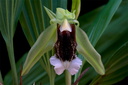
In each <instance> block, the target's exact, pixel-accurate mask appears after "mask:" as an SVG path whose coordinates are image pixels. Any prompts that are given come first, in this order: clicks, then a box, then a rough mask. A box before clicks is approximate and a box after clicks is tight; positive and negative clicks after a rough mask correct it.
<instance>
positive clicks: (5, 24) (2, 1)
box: [0, 0, 24, 85]
mask: <svg viewBox="0 0 128 85" xmlns="http://www.w3.org/2000/svg"><path fill="white" fill-rule="evenodd" d="M23 2H24V0H0V31H1V34H2V36H3V38H4V40H5V43H6V46H7V51H8V56H9V60H10V65H11V71H12V76H13V78H12V79H13V85H18V77H17V71H16V65H15V57H14V48H13V37H14V33H15V29H16V25H17V22H18V18H19V15H20V13H21V8H22V5H23Z"/></svg>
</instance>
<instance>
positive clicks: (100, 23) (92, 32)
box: [87, 0, 122, 46]
mask: <svg viewBox="0 0 128 85" xmlns="http://www.w3.org/2000/svg"><path fill="white" fill-rule="evenodd" d="M121 1H122V0H118V1H117V0H110V1H109V2H108V4H107V5H106V6H104V8H103V10H102V12H101V13H100V14H99V15H98V17H97V18H96V19H95V21H94V23H92V25H91V27H90V28H89V29H88V31H87V34H88V35H89V39H90V42H91V43H92V45H93V46H95V45H96V43H97V41H98V40H99V38H100V37H101V35H102V34H103V32H104V31H105V29H106V27H107V26H108V24H109V22H110V20H111V19H112V17H113V15H114V14H115V12H116V10H117V8H118V7H119V5H120V3H121Z"/></svg>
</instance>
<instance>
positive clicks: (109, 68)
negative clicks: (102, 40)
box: [90, 42, 128, 85]
mask: <svg viewBox="0 0 128 85" xmlns="http://www.w3.org/2000/svg"><path fill="white" fill-rule="evenodd" d="M127 73H128V42H126V43H125V44H123V45H122V46H121V47H120V48H119V49H118V50H117V52H115V54H114V55H113V56H111V58H110V59H109V60H108V63H107V64H106V74H105V76H97V77H96V78H94V79H93V81H92V82H91V84H90V85H95V84H97V83H98V84H100V85H113V84H114V83H116V82H118V81H120V80H122V79H124V78H125V77H126V76H128V74H127Z"/></svg>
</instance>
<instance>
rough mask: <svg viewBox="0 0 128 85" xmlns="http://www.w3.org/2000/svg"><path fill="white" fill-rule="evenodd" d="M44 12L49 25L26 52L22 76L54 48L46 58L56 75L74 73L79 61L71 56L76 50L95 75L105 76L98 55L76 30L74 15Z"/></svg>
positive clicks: (76, 23) (80, 63)
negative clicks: (90, 66)
mask: <svg viewBox="0 0 128 85" xmlns="http://www.w3.org/2000/svg"><path fill="white" fill-rule="evenodd" d="M45 9H46V12H47V14H48V16H49V17H50V19H51V20H50V24H51V25H50V26H49V27H48V28H47V29H46V30H44V31H43V32H42V33H41V34H40V36H39V38H38V39H37V41H36V42H35V44H34V45H33V46H32V48H31V49H30V51H29V53H28V56H27V59H26V61H25V64H24V67H23V71H22V75H24V74H26V73H28V72H29V70H30V69H31V68H32V66H33V65H34V64H35V63H36V62H37V61H38V60H39V59H40V58H41V57H42V55H44V53H46V52H47V51H50V50H52V49H53V48H54V49H55V54H54V55H52V57H51V58H50V63H51V65H53V66H54V70H55V72H56V74H58V75H60V74H62V73H63V71H64V70H68V71H69V72H70V74H71V75H74V74H76V73H77V72H78V71H79V69H80V66H81V65H82V61H81V60H80V58H79V57H77V55H76V54H75V52H76V51H77V52H78V53H79V54H81V55H82V56H83V57H84V58H85V59H86V61H87V62H88V63H89V64H91V65H92V67H93V68H94V69H95V71H96V72H97V73H99V74H100V75H104V74H105V69H104V66H103V63H102V61H101V56H100V54H99V53H98V52H97V51H96V50H95V49H94V47H93V46H92V45H91V43H90V41H89V39H88V36H87V35H86V33H85V32H84V31H83V30H82V29H80V28H79V22H78V21H77V20H76V19H75V14H74V12H73V13H71V12H69V11H68V10H65V9H62V8H57V12H56V14H54V13H53V12H52V11H51V10H49V9H47V8H46V7H45Z"/></svg>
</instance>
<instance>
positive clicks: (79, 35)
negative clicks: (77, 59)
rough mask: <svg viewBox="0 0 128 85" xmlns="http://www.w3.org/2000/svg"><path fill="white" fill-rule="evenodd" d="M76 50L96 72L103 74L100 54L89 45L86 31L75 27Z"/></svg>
mask: <svg viewBox="0 0 128 85" xmlns="http://www.w3.org/2000/svg"><path fill="white" fill-rule="evenodd" d="M76 41H77V44H78V45H77V51H78V52H79V53H80V54H82V55H83V56H84V57H85V59H86V60H87V61H88V62H89V63H90V64H91V65H92V66H93V67H94V69H95V70H96V72H97V73H99V74H101V75H104V74H105V69H104V66H103V63H102V61H101V56H100V54H99V53H98V52H97V51H96V50H95V49H94V47H93V46H92V45H91V43H90V41H89V39H88V37H87V35H86V33H85V32H84V31H83V30H82V29H80V28H76Z"/></svg>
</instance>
